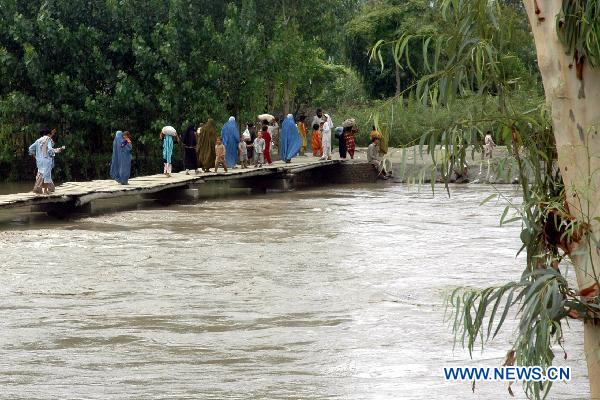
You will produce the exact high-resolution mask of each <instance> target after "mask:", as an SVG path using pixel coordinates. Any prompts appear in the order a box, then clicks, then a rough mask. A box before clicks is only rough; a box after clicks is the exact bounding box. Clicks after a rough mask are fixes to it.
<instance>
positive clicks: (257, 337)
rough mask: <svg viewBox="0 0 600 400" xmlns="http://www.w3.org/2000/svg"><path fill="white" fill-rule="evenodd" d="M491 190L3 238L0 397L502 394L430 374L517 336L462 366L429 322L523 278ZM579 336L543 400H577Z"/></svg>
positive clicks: (479, 361) (392, 194)
mask: <svg viewBox="0 0 600 400" xmlns="http://www.w3.org/2000/svg"><path fill="white" fill-rule="evenodd" d="M492 190H493V189H492V188H488V187H477V188H472V187H458V188H456V189H455V190H454V192H453V198H452V199H448V198H447V197H446V196H445V195H444V193H443V192H442V191H440V192H438V194H437V195H436V196H435V197H432V196H431V193H430V191H429V190H428V189H424V188H422V189H421V192H420V193H419V192H418V191H417V190H416V189H415V188H412V189H411V188H407V187H404V186H393V185H391V186H361V187H348V186H342V187H337V188H328V189H319V190H309V191H299V192H293V193H285V194H273V195H266V196H254V197H239V198H231V199H221V200H211V201H206V202H201V203H197V204H187V205H172V206H169V207H166V208H162V209H153V208H146V209H140V210H134V211H122V212H115V213H112V214H105V215H100V216H94V217H90V218H85V219H79V220H71V221H63V222H45V223H39V224H36V223H33V224H29V225H25V226H22V225H6V226H3V228H4V230H3V231H0V246H1V248H2V259H1V260H0V265H1V266H2V268H1V277H0V279H1V281H2V285H1V286H0V290H1V292H0V310H1V318H0V326H1V327H2V335H0V398H1V399H70V398H82V399H83V398H85V399H124V398H131V399H332V398H340V399H464V398H473V399H506V398H508V397H509V396H508V393H507V391H506V385H505V384H503V383H496V382H485V383H479V384H478V385H477V388H476V391H475V394H473V393H472V392H471V387H470V384H469V383H446V382H444V380H443V377H442V367H443V366H447V365H478V366H484V365H485V366H498V365H500V364H501V362H502V359H503V356H504V354H505V351H506V350H507V349H508V348H509V346H510V345H509V342H510V340H511V337H512V333H513V329H514V327H515V325H516V324H515V321H514V320H510V321H508V323H507V329H505V330H504V333H503V334H502V335H500V337H499V338H497V339H496V340H495V341H493V342H491V343H489V344H488V346H486V350H485V351H484V352H483V353H482V352H481V351H477V352H476V353H475V354H474V357H475V359H474V360H473V361H471V360H470V359H469V356H468V354H467V353H466V352H465V351H464V350H462V349H461V348H460V347H459V346H457V347H456V348H455V349H454V350H453V337H452V333H451V332H450V329H449V327H448V325H447V324H445V323H443V318H444V311H445V309H444V305H443V304H444V294H445V293H446V291H448V290H450V289H451V288H454V287H456V286H458V285H469V286H476V287H482V286H484V285H491V284H496V283H501V282H504V281H507V280H509V279H517V278H518V276H519V274H520V271H521V265H522V263H523V260H522V259H521V258H515V254H516V252H517V250H518V249H519V240H518V232H519V227H518V226H512V227H502V228H500V227H498V220H499V215H500V214H501V212H502V209H503V205H502V204H493V203H490V204H488V205H486V206H484V207H480V206H479V202H480V201H481V200H482V199H484V198H485V197H487V195H488V194H489V193H490V192H491V191H492ZM511 190H512V189H510V188H507V189H503V191H504V192H505V193H506V194H507V195H509V196H512V195H515V193H513V192H512V191H511ZM581 330H582V329H581V326H580V324H578V323H577V322H574V323H572V324H571V328H570V330H568V332H567V336H566V338H565V340H566V348H567V350H568V359H567V360H566V361H561V363H562V364H564V365H569V366H571V367H573V368H574V371H573V375H574V380H573V381H572V382H571V383H569V384H560V385H557V386H556V388H555V389H554V391H553V393H552V395H551V398H556V399H571V398H572V399H575V398H584V397H586V396H587V393H588V385H587V378H586V376H585V374H586V369H585V361H584V359H583V355H582V352H581V348H582V339H581V337H582V335H581ZM557 355H558V357H559V358H561V359H562V353H560V352H558V351H557ZM515 393H516V395H517V397H518V398H522V397H523V395H522V392H521V391H520V389H519V388H517V389H516V390H515Z"/></svg>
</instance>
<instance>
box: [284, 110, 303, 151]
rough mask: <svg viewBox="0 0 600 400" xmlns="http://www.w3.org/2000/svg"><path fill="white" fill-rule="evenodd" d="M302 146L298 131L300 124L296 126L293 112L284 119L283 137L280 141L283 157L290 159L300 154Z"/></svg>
mask: <svg viewBox="0 0 600 400" xmlns="http://www.w3.org/2000/svg"><path fill="white" fill-rule="evenodd" d="M301 146H302V139H301V138H300V133H299V132H298V126H296V123H295V122H294V117H293V116H292V114H288V116H287V118H286V119H285V121H283V126H282V128H281V139H280V141H279V151H280V152H281V159H282V160H284V161H290V160H291V159H292V158H293V157H295V156H296V155H298V152H299V151H300V147H301Z"/></svg>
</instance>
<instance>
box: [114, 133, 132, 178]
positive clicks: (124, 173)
mask: <svg viewBox="0 0 600 400" xmlns="http://www.w3.org/2000/svg"><path fill="white" fill-rule="evenodd" d="M131 149H132V146H131V138H130V137H129V132H128V131H125V133H123V132H121V131H117V133H115V138H114V140H113V151H112V160H111V162H110V177H111V178H113V179H114V180H115V181H117V182H118V183H120V184H121V185H127V184H128V181H129V176H130V174H131Z"/></svg>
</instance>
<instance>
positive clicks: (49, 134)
mask: <svg viewBox="0 0 600 400" xmlns="http://www.w3.org/2000/svg"><path fill="white" fill-rule="evenodd" d="M41 133H42V137H41V138H39V139H38V140H36V141H35V142H34V143H33V144H32V145H31V146H29V155H31V156H34V157H35V163H36V166H37V174H36V177H35V185H34V186H33V192H34V193H38V194H49V193H52V192H54V182H53V181H52V168H54V156H55V155H56V154H58V153H60V152H61V151H63V150H64V149H65V146H62V147H59V148H57V149H55V148H54V140H53V138H54V135H55V134H56V129H52V130H51V131H50V130H48V129H42V131H41Z"/></svg>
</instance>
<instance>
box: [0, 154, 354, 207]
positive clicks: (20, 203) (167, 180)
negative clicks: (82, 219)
mask: <svg viewBox="0 0 600 400" xmlns="http://www.w3.org/2000/svg"><path fill="white" fill-rule="evenodd" d="M346 163H349V164H355V165H356V164H360V163H361V162H360V161H358V162H356V161H354V162H351V161H345V160H344V161H342V160H319V159H317V158H313V157H297V158H295V159H294V160H292V163H284V162H281V161H276V162H274V163H273V164H272V165H269V166H263V167H261V168H255V167H249V168H247V169H241V168H239V167H238V168H235V169H228V172H225V171H224V170H222V169H220V170H219V172H218V173H214V172H201V173H199V174H195V173H194V172H193V171H190V175H187V174H186V173H185V172H179V173H174V174H172V176H171V177H166V176H165V175H163V174H160V175H149V176H140V177H136V178H131V179H130V180H129V184H128V185H120V184H118V183H117V182H115V181H113V180H94V181H89V182H67V183H63V184H62V185H60V186H57V187H56V191H55V192H53V193H51V194H48V195H39V194H35V193H32V192H29V193H16V194H9V195H2V196H0V210H1V209H7V208H14V207H24V206H42V207H41V209H42V210H44V207H45V208H48V209H52V207H55V208H56V209H59V210H62V211H63V212H68V211H69V210H71V209H72V210H73V211H76V210H77V209H81V208H82V207H83V206H85V205H87V204H90V203H91V202H92V201H94V200H98V199H106V198H115V197H122V196H131V195H149V194H153V193H155V194H159V193H160V192H164V193H167V194H169V193H173V192H176V191H177V190H178V189H179V190H189V189H192V188H194V187H199V186H198V185H201V184H204V183H208V182H227V181H237V182H238V185H239V182H240V181H241V182H246V186H245V187H252V185H257V186H260V185H259V183H260V182H269V181H270V182H277V183H278V184H279V187H280V188H281V189H282V190H286V189H288V188H290V185H288V184H289V183H290V182H293V180H294V178H295V177H296V176H297V175H298V174H300V173H303V172H309V175H310V174H312V175H310V176H309V179H310V177H313V176H314V173H315V172H317V173H318V172H320V174H319V175H323V176H321V178H323V179H322V180H324V183H327V182H328V175H333V176H334V177H333V178H334V179H335V177H336V176H339V173H333V174H331V173H327V169H329V170H330V172H331V169H332V168H335V167H336V166H338V167H339V166H341V165H343V164H346ZM362 164H364V162H362ZM334 172H335V171H334ZM304 180H306V177H305V178H304ZM282 182H283V185H282ZM238 187H243V186H238ZM263 187H264V186H263ZM291 187H293V185H292V186H291ZM49 206H50V207H49Z"/></svg>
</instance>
